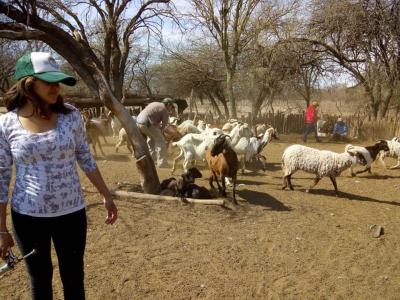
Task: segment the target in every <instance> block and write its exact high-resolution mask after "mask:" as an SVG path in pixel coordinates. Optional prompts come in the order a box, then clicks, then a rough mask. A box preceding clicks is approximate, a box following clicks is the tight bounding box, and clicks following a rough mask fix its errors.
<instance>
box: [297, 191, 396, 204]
mask: <svg viewBox="0 0 400 300" xmlns="http://www.w3.org/2000/svg"><path fill="white" fill-rule="evenodd" d="M297 191H302V192H304V193H306V190H305V189H298V190H297ZM309 194H312V195H324V196H331V197H335V192H334V190H322V189H312V190H311V191H310V192H309ZM337 198H342V199H343V198H345V199H348V200H356V201H366V202H374V203H379V204H389V205H394V206H400V202H395V201H386V200H379V199H374V198H371V197H367V196H362V195H356V194H351V193H346V192H341V191H339V196H338V197H337Z"/></svg>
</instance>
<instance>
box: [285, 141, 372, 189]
mask: <svg viewBox="0 0 400 300" xmlns="http://www.w3.org/2000/svg"><path fill="white" fill-rule="evenodd" d="M357 161H358V162H359V163H361V164H364V165H365V164H366V161H365V159H364V157H363V156H362V155H360V154H359V153H358V152H357V151H355V150H349V149H346V150H345V152H344V153H335V152H332V151H328V150H318V149H314V148H310V147H306V146H303V145H292V146H289V147H288V148H286V149H285V151H284V152H283V155H282V170H283V186H282V189H283V190H284V189H286V187H289V188H290V189H291V190H293V186H292V183H291V176H292V175H293V174H294V173H295V172H296V171H298V170H302V171H305V172H308V173H314V174H315V175H316V177H315V179H314V183H313V184H312V185H311V186H310V188H309V189H307V190H306V192H309V190H310V189H312V188H313V187H314V186H316V185H317V184H318V182H319V181H320V180H321V179H322V177H325V176H327V177H329V178H330V179H331V181H332V184H333V187H334V188H335V194H336V196H337V195H338V193H339V191H338V189H337V184H336V177H337V176H339V175H340V173H341V172H342V171H344V170H345V169H347V168H349V167H350V166H351V165H352V164H353V163H355V162H357Z"/></svg>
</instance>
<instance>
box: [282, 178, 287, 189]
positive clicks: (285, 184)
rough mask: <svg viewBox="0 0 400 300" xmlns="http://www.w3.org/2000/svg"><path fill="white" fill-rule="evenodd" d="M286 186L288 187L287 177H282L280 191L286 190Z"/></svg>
mask: <svg viewBox="0 0 400 300" xmlns="http://www.w3.org/2000/svg"><path fill="white" fill-rule="evenodd" d="M287 186H288V183H287V176H283V184H282V190H284V189H286V188H287Z"/></svg>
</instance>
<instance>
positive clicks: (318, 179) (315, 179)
mask: <svg viewBox="0 0 400 300" xmlns="http://www.w3.org/2000/svg"><path fill="white" fill-rule="evenodd" d="M320 180H321V178H319V177H315V178H314V182H313V184H312V185H310V187H309V188H308V189H307V190H306V192H307V193H309V192H310V190H311V189H312V188H313V187H315V186H316V185H317V184H318V182H319V181H320Z"/></svg>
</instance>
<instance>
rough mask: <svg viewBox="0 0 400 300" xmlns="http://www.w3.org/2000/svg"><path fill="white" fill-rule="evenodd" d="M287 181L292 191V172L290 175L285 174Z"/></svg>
mask: <svg viewBox="0 0 400 300" xmlns="http://www.w3.org/2000/svg"><path fill="white" fill-rule="evenodd" d="M287 182H288V184H289V189H290V190H291V191H293V190H294V188H293V185H292V174H290V175H288V176H287Z"/></svg>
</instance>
